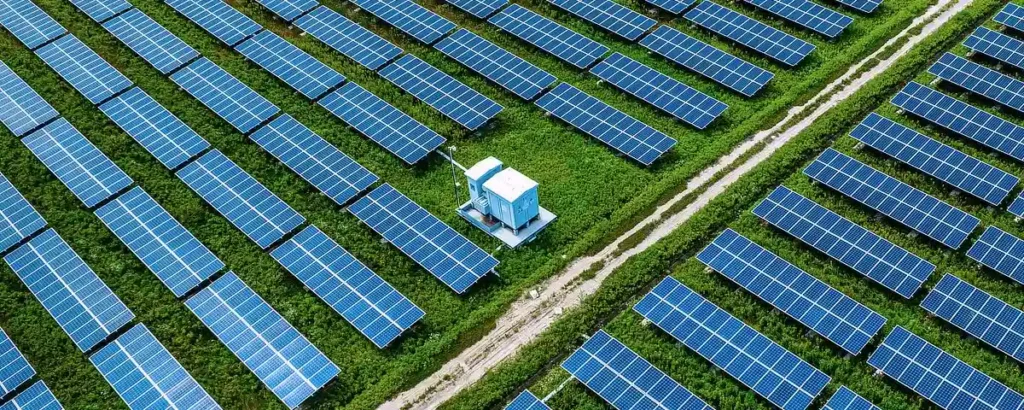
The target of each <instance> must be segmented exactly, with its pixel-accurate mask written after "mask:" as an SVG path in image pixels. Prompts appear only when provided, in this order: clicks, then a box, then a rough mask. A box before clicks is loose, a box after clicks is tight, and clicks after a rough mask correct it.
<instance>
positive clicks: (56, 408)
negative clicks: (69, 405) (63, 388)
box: [0, 380, 64, 410]
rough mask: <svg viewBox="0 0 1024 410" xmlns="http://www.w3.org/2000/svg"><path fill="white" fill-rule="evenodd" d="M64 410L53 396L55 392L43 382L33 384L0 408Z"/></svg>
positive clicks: (8, 409)
mask: <svg viewBox="0 0 1024 410" xmlns="http://www.w3.org/2000/svg"><path fill="white" fill-rule="evenodd" d="M29 409H31V410H63V409H64V406H61V405H60V403H59V402H57V398H56V397H54V396H53V392H51V391H50V388H49V387H46V383H43V381H42V380H40V381H37V382H35V383H33V384H32V385H31V386H29V387H28V388H27V389H25V390H23V391H22V392H21V393H18V395H17V396H14V397H12V398H11V399H10V400H9V401H8V402H7V403H4V404H3V405H2V406H0V410H29Z"/></svg>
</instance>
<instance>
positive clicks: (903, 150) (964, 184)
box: [850, 113, 1020, 206]
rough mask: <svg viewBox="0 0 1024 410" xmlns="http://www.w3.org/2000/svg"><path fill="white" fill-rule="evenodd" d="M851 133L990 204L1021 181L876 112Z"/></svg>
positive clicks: (997, 203) (1000, 199) (1006, 193)
mask: <svg viewBox="0 0 1024 410" xmlns="http://www.w3.org/2000/svg"><path fill="white" fill-rule="evenodd" d="M850 136H852V137H853V138H855V139H857V140H858V141H860V142H862V143H864V144H866V145H868V146H870V147H871V148H874V149H877V150H879V151H881V152H883V153H885V154H886V155H889V156H891V157H893V158H896V159H897V160H899V161H900V162H903V163H905V164H907V165H910V166H911V167H914V168H917V169H918V170H920V171H922V172H924V173H926V174H928V175H931V176H933V177H935V178H938V179H940V180H942V181H944V182H946V183H948V184H950V185H952V186H954V187H956V188H957V189H960V190H961V191H964V192H967V193H969V194H971V195H974V196H975V197H978V198H980V199H982V200H984V201H985V202H988V203H990V204H992V205H996V206H998V205H999V204H1001V203H1002V202H1003V200H1005V199H1006V197H1007V196H1009V195H1010V190H1012V189H1013V188H1014V187H1016V186H1017V183H1018V182H1020V179H1018V178H1017V177H1015V176H1013V175H1011V174H1009V173H1007V172H1004V171H1003V170H1001V169H999V168H996V167H994V166H991V165H989V164H987V163H985V162H983V161H981V160H979V159H977V158H974V157H972V156H970V155H967V154H965V153H963V152H962V151H960V150H958V149H956V148H953V147H950V146H948V145H946V144H943V143H941V142H939V141H936V140H934V139H931V138H929V137H927V136H925V135H923V134H921V133H919V132H917V131H914V130H912V129H910V128H907V127H905V126H903V125H901V124H898V123H896V122H895V121H892V120H890V119H888V118H885V117H882V116H881V115H878V114H876V113H871V115H868V117H867V118H865V119H864V121H861V123H860V125H858V126H857V128H854V130H853V131H852V132H850Z"/></svg>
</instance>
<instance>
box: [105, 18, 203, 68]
mask: <svg viewBox="0 0 1024 410" xmlns="http://www.w3.org/2000/svg"><path fill="white" fill-rule="evenodd" d="M103 28H105V29H107V31H109V32H110V34H113V35H114V37H117V39H118V40H121V42H122V43H124V44H125V45H126V46H128V48H130V49H132V51H134V52H135V54H138V55H139V56H140V57H142V59H143V60H146V62H147V63H149V64H150V65H152V66H153V67H154V68H156V69H157V70H159V71H160V73H162V74H169V73H170V72H172V71H174V70H177V69H178V68H181V66H183V65H185V64H187V63H188V62H189V61H192V60H194V59H196V58H198V57H199V52H198V51H196V49H194V48H192V46H189V45H188V44H185V42H184V41H181V39H180V38H178V36H176V35H174V34H172V33H171V32H170V31H167V29H166V28H164V26H161V25H160V24H159V23H157V22H156V21H153V19H151V18H150V17H149V16H147V15H146V13H143V12H142V11H141V10H139V9H132V10H128V11H127V12H125V13H124V14H121V15H120V16H117V17H114V18H112V19H110V20H109V21H107V22H106V23H103Z"/></svg>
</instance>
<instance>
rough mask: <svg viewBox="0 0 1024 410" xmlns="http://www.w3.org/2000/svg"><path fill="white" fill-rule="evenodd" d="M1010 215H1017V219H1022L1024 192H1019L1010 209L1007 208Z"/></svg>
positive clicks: (1023, 213) (1023, 216)
mask: <svg viewBox="0 0 1024 410" xmlns="http://www.w3.org/2000/svg"><path fill="white" fill-rule="evenodd" d="M1007 210H1009V211H1010V213H1011V214H1014V215H1017V218H1018V219H1020V218H1024V192H1021V193H1020V195H1019V196H1018V197H1017V199H1014V200H1013V203H1012V204H1010V207H1009V208H1007Z"/></svg>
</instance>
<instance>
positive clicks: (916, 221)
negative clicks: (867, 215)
mask: <svg viewBox="0 0 1024 410" xmlns="http://www.w3.org/2000/svg"><path fill="white" fill-rule="evenodd" d="M804 174H806V175H807V176H809V177H811V178H813V179H814V180H816V181H818V182H821V183H822V184H824V185H826V186H828V187H830V188H832V189H835V190H837V191H839V192H841V193H843V194H844V195H846V196H849V197H850V198H853V199H854V200H856V201H857V202H860V203H861V204H864V205H865V206H867V207H869V208H871V209H874V210H876V211H878V212H881V213H882V214H885V215H886V216H888V217H890V218H892V219H894V220H896V221H898V222H900V223H902V224H904V225H906V226H908V227H910V228H912V229H914V230H916V231H918V232H920V233H922V234H924V235H925V236H927V237H929V238H932V239H934V240H936V241H938V242H939V243H941V244H943V245H946V246H948V247H950V248H952V249H959V248H960V246H961V245H963V243H964V241H966V240H967V237H968V236H970V234H971V232H972V231H974V229H975V228H977V227H978V225H980V224H981V221H980V220H979V219H978V218H977V217H975V216H973V215H971V214H968V213H966V212H964V211H961V210H959V209H957V208H956V207H954V206H952V205H949V204H947V203H945V202H943V201H941V200H939V199H938V198H935V197H933V196H931V195H928V194H926V193H924V192H922V191H920V190H918V189H917V188H914V187H912V186H910V185H907V184H906V183H903V182H902V181H899V180H897V179H895V178H893V177H890V176H888V175H886V174H884V173H882V172H880V171H878V170H876V169H874V168H871V167H869V166H867V165H865V164H864V163H862V162H860V161H857V160H856V159H853V158H851V157H849V156H847V155H844V154H842V153H840V152H839V151H836V150H834V149H831V148H829V149H827V150H825V152H823V153H822V154H821V156H819V157H818V159H816V160H815V161H814V162H813V163H811V165H808V166H807V168H805V169H804Z"/></svg>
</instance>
